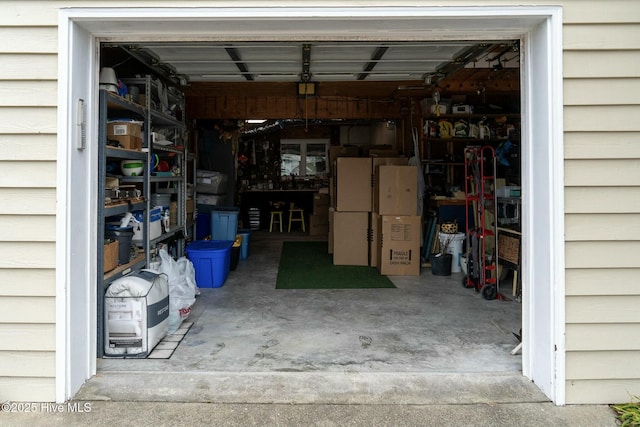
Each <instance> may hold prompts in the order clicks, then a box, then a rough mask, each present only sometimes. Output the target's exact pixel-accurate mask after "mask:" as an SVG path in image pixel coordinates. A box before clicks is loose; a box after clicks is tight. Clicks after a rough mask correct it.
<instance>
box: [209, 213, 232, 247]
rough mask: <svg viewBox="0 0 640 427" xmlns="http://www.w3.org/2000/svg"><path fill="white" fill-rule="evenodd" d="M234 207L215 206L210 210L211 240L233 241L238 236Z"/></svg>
mask: <svg viewBox="0 0 640 427" xmlns="http://www.w3.org/2000/svg"><path fill="white" fill-rule="evenodd" d="M238 213H239V209H238V208H236V207H224V206H219V207H218V206H216V207H215V208H213V209H212V210H211V240H231V241H233V240H235V239H236V234H238Z"/></svg>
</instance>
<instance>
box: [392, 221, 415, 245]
mask: <svg viewBox="0 0 640 427" xmlns="http://www.w3.org/2000/svg"><path fill="white" fill-rule="evenodd" d="M412 236H413V234H412V232H411V224H391V240H394V241H400V242H407V241H411V240H412V239H411V238H412Z"/></svg>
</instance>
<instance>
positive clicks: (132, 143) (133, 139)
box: [107, 135, 142, 151]
mask: <svg viewBox="0 0 640 427" xmlns="http://www.w3.org/2000/svg"><path fill="white" fill-rule="evenodd" d="M107 139H108V140H109V141H118V144H120V148H125V149H127V150H136V151H142V138H140V137H139V136H131V135H123V136H115V135H109V136H107Z"/></svg>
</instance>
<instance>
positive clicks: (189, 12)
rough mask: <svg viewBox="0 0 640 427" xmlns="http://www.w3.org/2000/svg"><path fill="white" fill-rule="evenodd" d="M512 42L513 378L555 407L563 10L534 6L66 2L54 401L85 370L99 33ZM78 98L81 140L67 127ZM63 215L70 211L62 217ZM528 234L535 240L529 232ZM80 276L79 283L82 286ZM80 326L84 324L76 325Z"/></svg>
mask: <svg viewBox="0 0 640 427" xmlns="http://www.w3.org/2000/svg"><path fill="white" fill-rule="evenodd" d="M514 38H515V39H520V40H521V47H522V53H523V62H522V73H521V76H522V79H521V81H522V83H521V90H522V97H521V98H522V136H523V139H522V153H523V155H522V161H523V164H522V184H523V195H522V197H523V200H522V203H523V206H526V207H527V209H525V210H524V212H523V216H522V225H523V236H524V237H523V242H522V245H523V246H522V253H523V260H524V261H523V268H522V278H523V285H524V286H523V292H524V294H523V319H522V321H523V331H524V341H523V366H522V371H523V374H524V375H525V376H526V377H528V378H529V379H531V380H532V381H534V382H535V383H536V384H537V385H538V387H540V389H541V390H542V391H543V392H544V393H545V394H546V395H547V396H548V397H549V398H550V399H551V400H553V401H554V402H555V403H556V404H558V405H563V404H564V403H565V386H564V379H565V342H564V320H565V313H564V293H565V289H564V221H563V218H564V186H563V183H564V171H563V129H562V9H561V8H560V7H555V6H540V7H533V6H532V7H369V8H367V7H346V8H345V7H342V8H341V7H320V8H318V7H309V8H304V7H282V8H251V7H243V8H131V9H126V8H120V7H118V8H95V9H93V8H92V9H86V8H71V9H63V10H61V11H60V13H59V59H58V63H59V65H58V68H59V69H58V73H59V82H58V84H59V86H58V87H59V89H58V108H59V111H58V113H59V114H58V117H59V118H58V175H57V188H58V206H57V222H56V225H57V265H56V267H57V268H56V271H57V276H56V310H57V317H56V334H57V336H56V400H57V401H59V402H62V401H65V400H67V399H69V398H71V397H73V395H74V394H75V393H76V392H77V390H78V389H79V388H80V386H81V385H82V383H83V382H84V381H86V380H87V379H88V378H90V377H91V376H92V375H95V373H96V360H95V354H96V327H95V325H96V287H95V286H92V285H91V284H92V283H96V277H97V276H96V274H97V272H96V256H97V249H96V242H95V237H94V236H95V235H96V227H97V221H96V215H97V207H96V206H95V205H96V203H95V200H97V198H96V197H97V194H96V188H97V177H96V174H95V171H96V170H97V147H96V146H95V143H92V141H97V140H98V138H97V122H98V119H97V118H98V111H97V105H98V103H97V93H98V90H97V87H98V81H97V80H98V54H99V49H98V44H99V42H100V41H114V42H117V41H128V42H131V41H137V40H154V41H175V40H212V41H224V40H246V41H257V40H283V41H286V40H305V41H319V40H345V41H347V40H352V41H364V40H375V41H385V40H387V41H411V40H488V39H492V40H495V39H514ZM79 99H83V100H84V101H85V104H84V105H85V112H84V116H85V117H86V118H87V123H86V138H87V139H86V140H87V141H88V143H87V144H86V147H85V146H82V144H81V142H80V140H79V138H81V135H80V132H78V128H79V127H78V123H77V120H78V117H80V115H79V114H78V111H77V110H78V108H79V107H78V105H80V104H79V101H78V100H79ZM72 213H73V215H72ZM534 236H535V238H534ZM87 284H89V285H87ZM78 325H86V327H80V328H79V327H78Z"/></svg>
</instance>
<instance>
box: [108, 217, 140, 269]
mask: <svg viewBox="0 0 640 427" xmlns="http://www.w3.org/2000/svg"><path fill="white" fill-rule="evenodd" d="M104 236H105V237H106V238H111V239H115V240H117V241H118V265H124V264H127V263H128V262H129V261H131V240H132V239H133V227H114V226H111V225H107V227H106V229H105V231H104Z"/></svg>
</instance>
